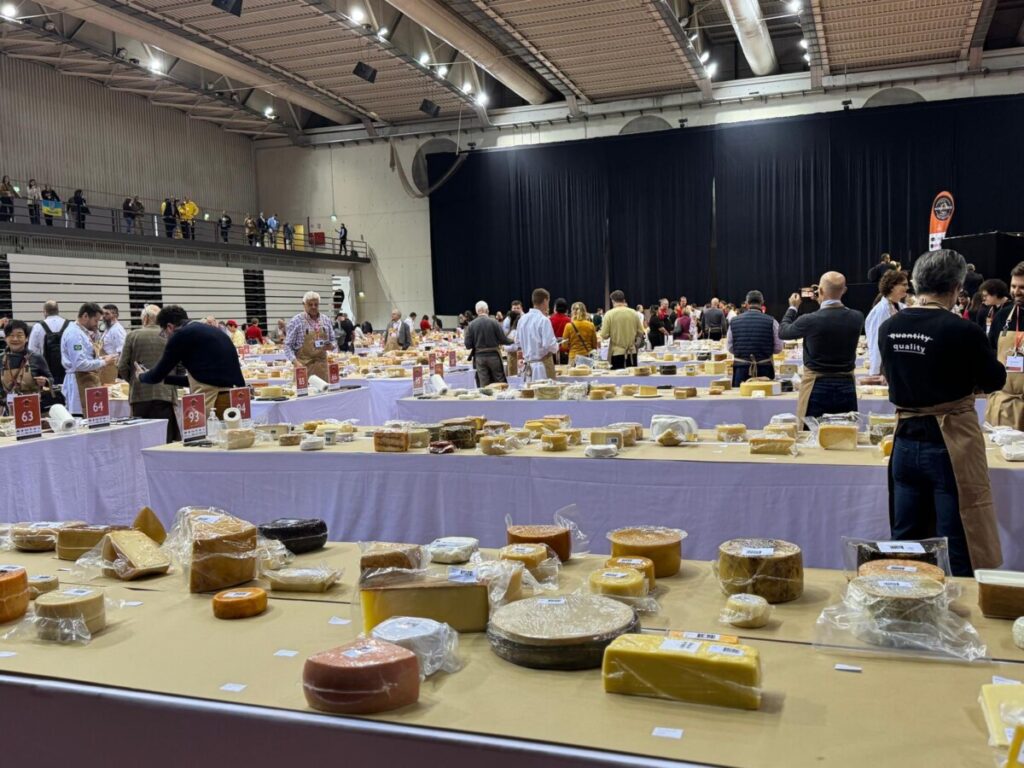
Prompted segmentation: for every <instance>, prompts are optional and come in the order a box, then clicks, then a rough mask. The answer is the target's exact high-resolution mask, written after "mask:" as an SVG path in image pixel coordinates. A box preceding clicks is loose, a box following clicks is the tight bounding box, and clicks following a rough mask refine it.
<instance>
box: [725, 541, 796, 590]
mask: <svg viewBox="0 0 1024 768" xmlns="http://www.w3.org/2000/svg"><path fill="white" fill-rule="evenodd" d="M716 570H717V573H718V583H719V584H720V585H721V587H722V591H723V592H725V594H727V595H735V594H738V593H740V592H746V593H748V594H751V595H759V596H761V597H763V598H764V599H765V600H767V601H768V602H769V603H785V602H788V601H790V600H796V599H797V598H798V597H800V595H802V594H803V593H804V561H803V553H802V552H801V551H800V547H798V546H797V545H796V544H792V543H790V542H788V541H782V540H781V539H730V540H729V541H725V542H723V543H722V544H720V545H719V547H718V563H717V566H716Z"/></svg>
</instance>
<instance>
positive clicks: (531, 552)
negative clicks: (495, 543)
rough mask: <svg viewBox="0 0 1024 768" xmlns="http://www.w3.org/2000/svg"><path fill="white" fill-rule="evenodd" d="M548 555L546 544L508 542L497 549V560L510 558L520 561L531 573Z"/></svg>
mask: <svg viewBox="0 0 1024 768" xmlns="http://www.w3.org/2000/svg"><path fill="white" fill-rule="evenodd" d="M548 557H549V554H548V547H547V545H546V544H533V543H520V544H509V545H508V546H507V547H502V548H501V549H499V550H498V559H499V560H512V561H515V562H520V563H522V564H523V565H524V566H525V567H526V568H527V569H528V570H529V571H530V572H531V573H533V572H534V571H535V570H536V569H537V568H539V567H540V564H541V563H543V562H544V561H545V560H547V559H548Z"/></svg>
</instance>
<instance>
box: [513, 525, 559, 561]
mask: <svg viewBox="0 0 1024 768" xmlns="http://www.w3.org/2000/svg"><path fill="white" fill-rule="evenodd" d="M506 536H507V541H508V543H509V544H520V543H528V544H529V543H533V544H547V545H548V546H549V547H551V549H552V550H553V551H554V553H555V554H556V555H557V556H558V559H559V560H561V561H562V562H563V563H564V562H565V561H567V560H568V559H569V558H570V557H572V535H571V534H570V532H569V529H568V528H566V527H565V526H563V525H510V526H509V527H508V529H507V530H506Z"/></svg>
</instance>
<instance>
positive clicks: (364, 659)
mask: <svg viewBox="0 0 1024 768" xmlns="http://www.w3.org/2000/svg"><path fill="white" fill-rule="evenodd" d="M302 690H303V693H304V694H305V696H306V702H307V703H308V704H309V706H311V707H312V708H313V709H318V710H320V711H322V712H332V713H335V714H342V715H371V714H374V713H377V712H388V711H390V710H393V709H399V708H401V707H405V706H408V705H409V704H415V703H416V701H418V700H419V697H420V664H419V661H418V660H417V658H416V654H415V653H413V652H412V651H410V650H408V649H406V648H402V647H400V646H398V645H395V644H394V643H389V642H386V641H384V640H378V639H376V638H374V637H368V638H364V639H362V640H356V641H354V642H352V643H349V644H348V645H342V646H339V647H338V648H332V649H331V650H329V651H322V652H320V653H317V654H314V655H312V656H310V657H309V658H308V659H306V664H305V666H304V667H303V670H302Z"/></svg>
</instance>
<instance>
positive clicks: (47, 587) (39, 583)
mask: <svg viewBox="0 0 1024 768" xmlns="http://www.w3.org/2000/svg"><path fill="white" fill-rule="evenodd" d="M59 586H60V581H59V580H58V579H57V577H56V576H48V575H46V574H43V573H37V574H36V575H35V576H29V577H28V591H29V597H31V598H32V599H33V600H35V599H36V598H37V597H39V596H40V595H42V594H45V593H46V592H53V590H55V589H57V588H58V587H59Z"/></svg>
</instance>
